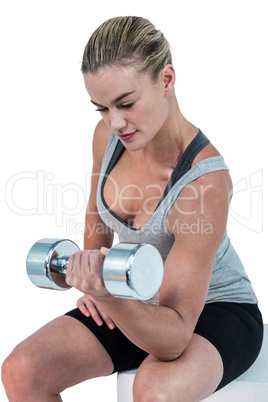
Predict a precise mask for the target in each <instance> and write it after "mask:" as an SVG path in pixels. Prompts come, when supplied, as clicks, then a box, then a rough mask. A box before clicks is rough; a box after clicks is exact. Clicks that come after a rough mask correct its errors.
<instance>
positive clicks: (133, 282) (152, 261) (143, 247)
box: [103, 243, 164, 300]
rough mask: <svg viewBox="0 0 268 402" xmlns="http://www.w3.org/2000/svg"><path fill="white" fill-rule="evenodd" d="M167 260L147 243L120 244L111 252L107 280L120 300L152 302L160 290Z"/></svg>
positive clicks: (107, 259)
mask: <svg viewBox="0 0 268 402" xmlns="http://www.w3.org/2000/svg"><path fill="white" fill-rule="evenodd" d="M163 273H164V270H163V260H162V257H161V255H160V253H159V252H158V250H157V249H156V248H155V247H153V246H151V245H150V244H147V243H142V244H133V243H119V244H116V245H114V246H113V247H112V248H111V249H110V250H109V251H108V253H107V255H106V257H105V259H104V263H103V279H104V283H105V286H106V288H107V290H108V291H109V292H110V293H111V294H113V295H115V296H116V297H122V298H127V299H135V300H148V299H150V298H151V297H153V296H154V295H155V294H156V293H157V291H158V290H159V288H160V285H161V282H162V279H163Z"/></svg>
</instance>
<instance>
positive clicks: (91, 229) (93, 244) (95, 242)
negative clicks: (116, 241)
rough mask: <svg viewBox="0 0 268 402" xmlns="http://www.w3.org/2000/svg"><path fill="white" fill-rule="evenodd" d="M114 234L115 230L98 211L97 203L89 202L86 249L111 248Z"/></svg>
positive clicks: (85, 237) (86, 222) (85, 238)
mask: <svg viewBox="0 0 268 402" xmlns="http://www.w3.org/2000/svg"><path fill="white" fill-rule="evenodd" d="M113 236H114V233H113V231H112V230H111V229H110V228H109V227H108V226H106V225H105V224H104V222H103V221H102V219H101V218H100V216H99V214H98V213H97V207H96V205H92V203H89V205H88V208H87V212H86V220H85V233H84V249H85V250H94V249H96V250H99V249H100V248H101V247H108V248H110V247H111V246H112V244H113Z"/></svg>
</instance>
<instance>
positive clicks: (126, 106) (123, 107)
mask: <svg viewBox="0 0 268 402" xmlns="http://www.w3.org/2000/svg"><path fill="white" fill-rule="evenodd" d="M132 106H134V102H131V103H127V104H126V105H121V106H120V107H121V108H122V109H131V108H132Z"/></svg>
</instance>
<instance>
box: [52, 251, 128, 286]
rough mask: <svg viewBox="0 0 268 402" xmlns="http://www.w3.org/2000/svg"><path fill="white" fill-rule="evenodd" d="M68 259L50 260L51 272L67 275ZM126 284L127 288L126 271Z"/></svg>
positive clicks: (65, 257)
mask: <svg viewBox="0 0 268 402" xmlns="http://www.w3.org/2000/svg"><path fill="white" fill-rule="evenodd" d="M68 261H69V257H67V256H64V257H58V258H53V259H52V260H51V268H50V269H51V271H52V272H53V271H54V272H56V273H58V274H62V275H67V265H68ZM126 283H127V285H128V286H130V287H132V286H131V280H130V274H129V271H126Z"/></svg>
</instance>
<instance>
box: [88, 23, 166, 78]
mask: <svg viewBox="0 0 268 402" xmlns="http://www.w3.org/2000/svg"><path fill="white" fill-rule="evenodd" d="M167 64H172V55H171V49H170V45H169V43H168V41H167V40H166V39H165V37H164V35H163V34H162V32H161V31H159V30H157V29H156V28H155V26H154V25H153V24H152V23H151V22H150V21H148V20H147V19H144V18H141V17H116V18H111V19H109V20H107V21H105V22H104V23H103V24H101V25H100V26H99V28H97V29H96V31H95V32H94V33H93V34H92V36H91V38H90V39H89V41H88V43H87V45H86V48H85V51H84V55H83V61H82V68H81V70H82V72H83V73H84V74H86V73H96V72H97V71H98V70H99V69H100V68H101V67H105V66H112V65H124V66H127V65H135V66H137V67H138V71H139V72H143V73H147V74H149V75H150V76H151V78H152V80H156V79H157V78H159V76H160V74H161V71H162V69H163V68H164V67H165V66H166V65H167Z"/></svg>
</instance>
